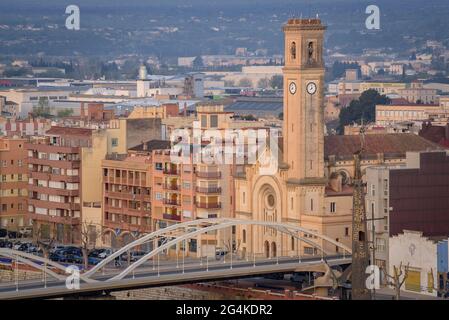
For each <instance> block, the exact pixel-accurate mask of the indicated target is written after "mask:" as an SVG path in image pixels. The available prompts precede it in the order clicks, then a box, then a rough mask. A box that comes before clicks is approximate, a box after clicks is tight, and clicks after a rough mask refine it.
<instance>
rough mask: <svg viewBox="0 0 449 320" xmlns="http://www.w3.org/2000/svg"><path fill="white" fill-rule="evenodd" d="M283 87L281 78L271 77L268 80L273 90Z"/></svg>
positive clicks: (282, 78)
mask: <svg viewBox="0 0 449 320" xmlns="http://www.w3.org/2000/svg"><path fill="white" fill-rule="evenodd" d="M283 86H284V77H283V76H272V77H271V79H270V87H272V88H273V89H281V88H282V87H283Z"/></svg>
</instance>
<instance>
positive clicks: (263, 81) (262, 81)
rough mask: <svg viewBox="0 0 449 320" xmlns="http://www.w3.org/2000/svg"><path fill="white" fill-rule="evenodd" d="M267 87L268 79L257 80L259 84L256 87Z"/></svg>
mask: <svg viewBox="0 0 449 320" xmlns="http://www.w3.org/2000/svg"><path fill="white" fill-rule="evenodd" d="M269 85H270V80H269V79H268V78H262V79H260V80H259V82H257V86H258V87H259V88H262V89H266V88H268V86H269Z"/></svg>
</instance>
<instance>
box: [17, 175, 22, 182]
mask: <svg viewBox="0 0 449 320" xmlns="http://www.w3.org/2000/svg"><path fill="white" fill-rule="evenodd" d="M17 179H18V180H19V181H22V174H21V173H19V174H18V175H17Z"/></svg>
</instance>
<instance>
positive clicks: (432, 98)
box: [398, 81, 438, 104]
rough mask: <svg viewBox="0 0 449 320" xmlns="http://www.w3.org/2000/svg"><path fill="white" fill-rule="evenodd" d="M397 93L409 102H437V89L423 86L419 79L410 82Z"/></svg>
mask: <svg viewBox="0 0 449 320" xmlns="http://www.w3.org/2000/svg"><path fill="white" fill-rule="evenodd" d="M398 94H399V95H400V96H401V97H403V98H404V99H406V100H408V101H409V102H410V103H421V104H436V103H438V94H437V90H436V89H430V88H424V86H423V83H422V82H419V81H415V82H412V83H411V84H410V86H408V87H407V88H405V89H400V90H398Z"/></svg>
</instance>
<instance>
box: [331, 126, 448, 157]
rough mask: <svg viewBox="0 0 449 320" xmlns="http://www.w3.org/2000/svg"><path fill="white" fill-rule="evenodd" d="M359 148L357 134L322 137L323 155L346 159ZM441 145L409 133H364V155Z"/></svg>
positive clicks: (393, 153) (401, 152) (434, 148)
mask: <svg viewBox="0 0 449 320" xmlns="http://www.w3.org/2000/svg"><path fill="white" fill-rule="evenodd" d="M359 149H360V137H359V136H358V135H331V136H325V137H324V157H325V159H329V156H332V155H334V156H335V157H336V159H337V160H338V159H348V158H351V159H352V157H353V154H354V153H355V152H357V151H358V150H359ZM441 149H442V147H441V146H439V145H437V144H436V143H433V142H431V141H428V140H426V139H424V138H422V137H420V136H418V135H415V134H411V133H391V134H367V135H365V156H376V155H377V154H379V153H383V154H384V155H386V156H388V155H398V156H399V155H402V156H405V153H406V152H407V151H429V150H441Z"/></svg>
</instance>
